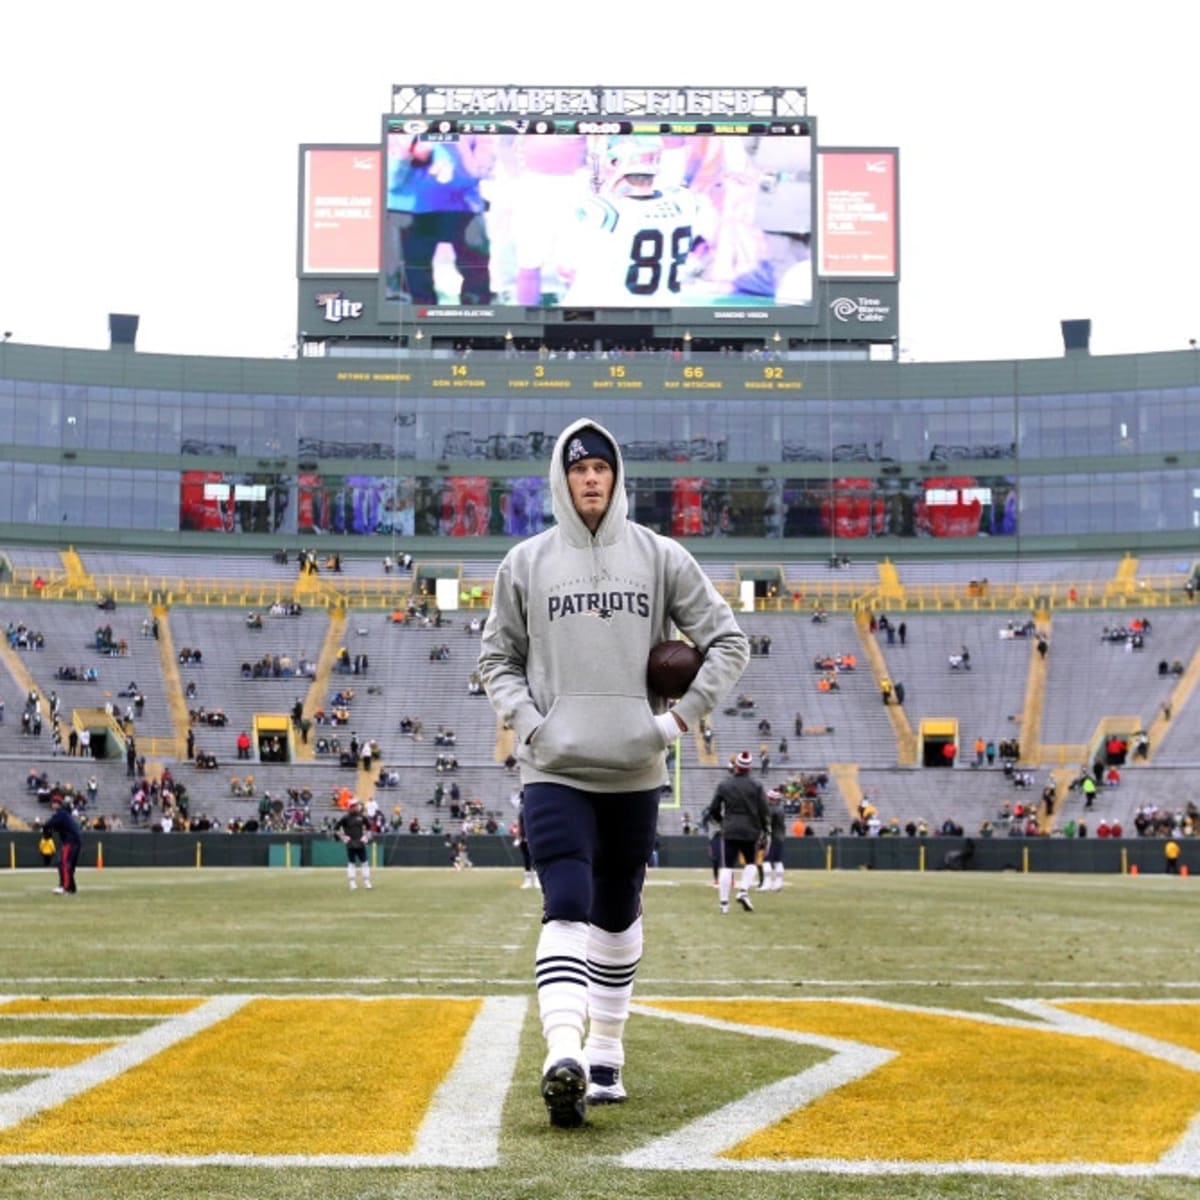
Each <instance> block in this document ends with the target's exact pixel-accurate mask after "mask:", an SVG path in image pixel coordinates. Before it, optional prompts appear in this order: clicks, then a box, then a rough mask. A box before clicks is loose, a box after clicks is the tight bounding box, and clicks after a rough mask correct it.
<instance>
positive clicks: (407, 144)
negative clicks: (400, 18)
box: [381, 116, 815, 322]
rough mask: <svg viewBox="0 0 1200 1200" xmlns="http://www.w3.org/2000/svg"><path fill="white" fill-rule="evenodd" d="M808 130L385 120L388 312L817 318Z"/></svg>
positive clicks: (801, 124)
mask: <svg viewBox="0 0 1200 1200" xmlns="http://www.w3.org/2000/svg"><path fill="white" fill-rule="evenodd" d="M814 145H815V137H814V134H813V129H812V125H811V122H810V121H808V120H804V121H767V122H758V123H754V124H750V123H747V122H745V121H741V122H732V121H730V122H720V121H716V122H708V123H702V124H701V123H690V124H688V123H684V122H679V121H675V122H670V123H666V122H658V121H647V122H637V121H627V120H620V121H618V120H592V121H580V120H569V121H567V120H556V119H549V118H547V119H529V120H496V119H491V120H470V119H461V118H460V119H450V118H446V119H442V118H437V117H433V118H420V119H414V118H413V117H411V116H407V117H406V116H388V117H385V118H384V179H383V188H384V209H385V220H384V232H383V246H382V253H381V267H382V279H381V287H382V294H381V299H382V300H383V301H384V302H385V303H389V304H398V305H406V304H407V305H413V306H416V307H417V308H430V307H436V306H468V307H470V306H481V305H514V306H525V307H531V306H536V307H541V308H563V309H567V310H612V309H629V308H640V309H672V308H682V309H692V310H694V309H717V308H728V307H731V306H736V307H738V308H749V307H755V306H767V307H785V308H787V309H789V310H790V312H791V314H792V318H793V319H794V320H798V321H801V322H803V321H805V320H806V319H807V318H806V316H805V310H806V309H809V310H811V308H812V306H813V274H814V271H813V261H812V253H811V252H812V229H813V187H812V182H813V169H814V168H813V156H814Z"/></svg>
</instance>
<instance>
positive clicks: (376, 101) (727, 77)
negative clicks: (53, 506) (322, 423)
mask: <svg viewBox="0 0 1200 1200" xmlns="http://www.w3.org/2000/svg"><path fill="white" fill-rule="evenodd" d="M417 12H419V13H420V19H419V21H414V20H412V19H411V16H410V14H413V13H417ZM502 14H503V15H505V16H506V19H503V18H502ZM705 14H717V15H707V16H706V15H705ZM439 18H440V19H439ZM1198 35H1200V6H1197V5H1196V4H1194V3H1189V2H1187V0H1171V2H1169V3H1168V2H1166V0H1142V2H1140V3H1138V4H1132V5H1131V4H1116V3H1111V2H1109V0H1094V2H1092V3H1081V2H1077V0H1038V2H1031V0H1012V2H1010V3H1006V4H972V3H965V2H962V0H959V2H957V3H952V2H943V0H907V2H905V0H892V2H891V3H887V2H877V0H857V2H855V3H845V2H842V0H823V2H822V3H820V4H812V3H795V2H792V3H781V2H779V0H765V2H764V0H759V3H757V4H752V5H743V4H737V3H733V4H718V3H716V2H715V0H713V2H710V3H708V4H695V5H683V4H676V3H672V4H665V5H657V6H656V5H653V4H649V3H646V0H602V2H598V3H595V4H565V3H562V0H558V2H557V3H542V2H537V3H516V4H509V5H500V4H490V3H482V2H480V0H456V2H454V3H451V4H447V5H445V6H443V7H442V8H440V9H439V8H438V7H437V6H434V7H433V8H430V7H429V6H421V5H412V4H403V3H399V2H398V0H392V2H390V3H379V2H377V0H354V2H352V3H345V4H339V3H334V2H333V0H325V2H323V3H315V2H312V0H290V2H285V0H278V2H276V0H270V2H268V0H240V2H237V3H234V2H230V0H209V2H208V3H202V4H171V3H163V2H162V0H158V2H155V3H148V2H143V0H110V2H108V3H102V4H97V3H91V2H88V3H83V2H80V0H67V2H60V3H53V2H50V0H47V2H46V3H42V4H34V3H20V4H19V5H18V4H16V3H14V4H11V5H8V6H6V9H5V13H4V17H3V20H2V22H0V39H2V42H0V45H2V46H3V55H2V59H3V65H2V68H0V329H2V330H6V331H11V332H12V335H13V340H14V341H19V342H34V343H40V344H45V345H68V346H82V347H105V346H107V344H108V329H107V314H108V313H110V312H135V313H139V314H140V315H141V328H140V332H139V336H138V348H139V350H142V351H147V352H164V353H186V354H215V355H249V356H254V357H267V358H275V357H279V356H282V355H287V354H289V353H290V352H291V346H292V343H293V341H294V338H295V331H296V327H297V317H296V282H295V239H296V173H297V147H298V146H299V145H300V144H301V143H303V142H356V141H372V140H375V139H377V138H378V136H379V117H380V114H381V113H383V112H384V111H386V110H387V108H388V106H389V104H390V99H391V85H392V84H393V83H456V84H469V83H478V84H500V83H506V84H524V85H566V84H612V85H619V84H626V85H645V86H668V85H678V84H684V83H688V84H693V85H714V86H719V85H739V84H763V85H794V86H803V87H807V88H808V99H809V112H810V114H811V115H813V116H815V117H816V118H817V121H818V136H819V139H820V141H821V142H822V143H824V144H827V145H833V144H840V145H896V146H899V147H900V153H901V160H900V161H901V172H900V188H901V193H900V196H901V235H902V247H901V264H902V282H901V289H900V315H901V345H902V348H903V350H904V357H905V358H910V359H913V360H918V361H930V360H946V359H975V358H978V359H994V358H1009V357H1023V358H1024V357H1057V356H1058V355H1060V354H1061V352H1062V340H1061V335H1060V331H1059V321H1060V320H1061V319H1062V318H1079V317H1090V318H1091V319H1092V351H1093V353H1094V354H1115V353H1126V352H1133V351H1150V350H1167V349H1182V348H1185V347H1186V346H1187V344H1188V341H1189V339H1191V338H1193V337H1196V338H1200V306H1198V304H1197V290H1198V288H1200V238H1198V236H1197V230H1196V226H1197V222H1198V220H1200V149H1198V147H1197V125H1198V124H1200V68H1198V67H1197V61H1198V57H1200V36H1198Z"/></svg>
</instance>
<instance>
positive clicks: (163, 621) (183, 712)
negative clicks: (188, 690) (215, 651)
mask: <svg viewBox="0 0 1200 1200" xmlns="http://www.w3.org/2000/svg"><path fill="white" fill-rule="evenodd" d="M150 615H151V617H152V618H153V619H154V620H155V621H157V622H158V662H159V667H160V668H161V670H162V678H163V688H164V690H165V692H166V697H167V708H168V710H169V711H170V714H171V726H172V728H173V729H174V731H175V754H176V755H177V756H178V757H181V758H182V757H183V756H184V753H185V747H186V746H187V735H188V728H189V727H190V725H191V719H190V717H189V716H188V706H187V701H186V700H185V699H184V696H183V680H182V679H180V677H179V661H178V659H177V658H176V656H175V639H174V638H173V637H172V636H171V622H170V621H169V620H168V613H167V608H166V605H164V604H155V605H154V606H153V607H152V608H151V610H150Z"/></svg>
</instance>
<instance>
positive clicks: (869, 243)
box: [817, 148, 900, 279]
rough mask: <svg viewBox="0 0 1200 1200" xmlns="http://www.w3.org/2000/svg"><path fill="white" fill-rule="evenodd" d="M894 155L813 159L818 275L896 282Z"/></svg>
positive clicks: (824, 154)
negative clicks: (815, 174) (816, 207)
mask: <svg viewBox="0 0 1200 1200" xmlns="http://www.w3.org/2000/svg"><path fill="white" fill-rule="evenodd" d="M897 168H898V156H897V153H896V151H895V150H894V149H891V150H841V149H837V150H826V149H824V148H822V150H821V152H820V153H819V154H818V155H817V196H818V209H817V212H818V222H819V226H818V228H819V230H820V235H819V242H820V263H819V268H818V273H819V274H820V275H822V276H824V277H825V278H827V279H896V278H898V277H899V274H900V262H899V241H898V238H897V232H896V210H897Z"/></svg>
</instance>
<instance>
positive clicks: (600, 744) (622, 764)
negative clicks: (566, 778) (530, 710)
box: [530, 696, 663, 771]
mask: <svg viewBox="0 0 1200 1200" xmlns="http://www.w3.org/2000/svg"><path fill="white" fill-rule="evenodd" d="M530 750H531V751H532V752H533V753H532V759H533V764H534V766H536V767H539V768H540V769H541V770H544V771H570V770H571V769H573V768H574V769H583V768H592V767H609V768H616V769H630V768H635V767H640V766H645V765H647V764H649V763H651V762H653V761H654V759H655V758H656V757H657V756H661V755H662V753H663V745H662V735H661V734H660V733H659V732H658V727H657V726H656V725H655V723H654V718H653V715H652V714H651V712H650V705H649V704H647V703H646V699H645V697H644V696H559V697H558V699H557V700H555V701H554V704H553V705H552V706H551V708H550V711H549V712H548V713H547V714H546V719H545V720H544V721H543V722H542V724H541V726H540V727H539V728H538V731H537V733H536V734H535V735H534V738H533V741H532V743H531V744H530Z"/></svg>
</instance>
